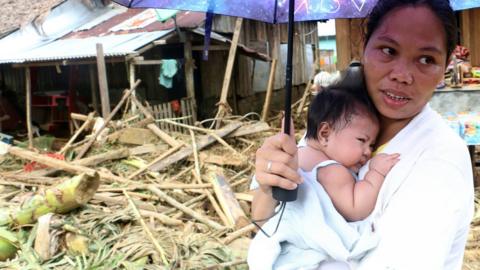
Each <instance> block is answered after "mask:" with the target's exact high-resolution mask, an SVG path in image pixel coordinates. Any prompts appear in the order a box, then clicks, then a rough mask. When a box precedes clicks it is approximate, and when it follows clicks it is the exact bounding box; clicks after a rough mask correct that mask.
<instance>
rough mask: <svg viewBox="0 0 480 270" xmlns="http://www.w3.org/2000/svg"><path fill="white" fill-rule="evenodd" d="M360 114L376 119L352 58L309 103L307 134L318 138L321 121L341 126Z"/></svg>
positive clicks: (373, 107) (363, 83) (335, 128)
mask: <svg viewBox="0 0 480 270" xmlns="http://www.w3.org/2000/svg"><path fill="white" fill-rule="evenodd" d="M359 114H362V115H367V116H369V117H370V118H372V119H374V120H377V121H378V117H377V115H378V112H377V109H376V108H375V106H374V105H373V103H372V101H371V100H370V97H369V96H368V93H367V87H366V85H365V80H364V76H363V69H362V67H361V65H360V64H358V63H357V62H354V63H352V64H350V66H349V67H348V68H347V69H346V70H345V71H343V72H342V75H341V77H340V79H339V80H338V81H336V82H335V83H333V84H332V85H329V86H327V87H326V88H324V89H323V90H322V91H320V92H319V93H318V94H317V95H316V96H315V97H314V99H313V100H312V102H311V103H310V106H309V108H308V116H307V134H306V138H308V139H317V133H318V129H319V127H320V124H321V123H323V122H325V123H328V124H329V125H330V126H332V127H333V129H334V130H340V129H342V128H343V127H345V126H346V125H348V124H349V123H350V121H351V120H352V117H353V116H354V115H359Z"/></svg>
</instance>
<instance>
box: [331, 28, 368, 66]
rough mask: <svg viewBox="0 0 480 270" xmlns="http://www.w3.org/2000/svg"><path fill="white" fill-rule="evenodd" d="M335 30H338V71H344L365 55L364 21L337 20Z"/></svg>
mask: <svg viewBox="0 0 480 270" xmlns="http://www.w3.org/2000/svg"><path fill="white" fill-rule="evenodd" d="M335 29H337V36H336V37H337V70H343V69H345V68H347V67H348V65H349V64H350V62H351V61H352V60H354V59H356V60H360V59H361V56H362V54H363V51H362V50H363V38H362V34H361V33H362V29H363V28H362V20H361V19H336V20H335Z"/></svg>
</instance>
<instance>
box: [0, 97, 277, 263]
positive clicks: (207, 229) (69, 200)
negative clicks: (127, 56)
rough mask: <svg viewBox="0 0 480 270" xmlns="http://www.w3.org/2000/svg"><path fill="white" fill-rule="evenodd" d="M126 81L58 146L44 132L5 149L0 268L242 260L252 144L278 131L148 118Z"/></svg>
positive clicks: (240, 123)
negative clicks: (113, 100)
mask: <svg viewBox="0 0 480 270" xmlns="http://www.w3.org/2000/svg"><path fill="white" fill-rule="evenodd" d="M132 91H133V89H131V90H128V91H125V93H124V96H123V97H122V99H121V100H120V102H119V103H118V105H117V106H116V107H115V109H114V110H112V112H111V114H110V115H109V117H107V118H106V119H103V118H101V117H95V116H94V114H93V113H91V114H89V115H75V116H74V118H75V119H81V121H83V123H82V124H81V125H77V126H78V128H77V129H76V131H75V132H74V135H73V136H72V137H71V138H70V140H68V142H66V143H64V144H63V145H62V146H61V148H60V149H57V151H54V149H52V145H53V148H55V142H54V141H55V140H52V139H48V138H47V139H45V138H35V140H34V141H33V142H32V143H31V144H32V145H33V147H28V145H27V144H25V143H23V147H22V144H21V143H19V142H14V143H13V145H9V146H8V147H4V148H6V149H4V150H5V151H7V152H8V153H7V154H5V155H3V156H0V190H1V194H2V195H1V197H0V204H1V206H0V207H1V208H2V209H3V210H0V259H1V260H2V261H3V262H0V268H9V269H50V268H52V269H53V268H54V269H223V268H225V267H229V266H230V267H234V266H236V267H240V268H245V267H246V265H245V258H246V251H247V248H248V243H249V241H250V240H249V239H250V234H251V232H252V231H253V230H254V228H255V227H254V225H252V224H251V223H250V221H249V212H250V202H251V200H252V195H251V194H250V193H249V183H250V179H251V176H252V173H253V171H254V167H253V159H254V153H255V151H256V149H257V148H258V147H259V145H260V144H261V143H262V141H263V139H264V138H265V137H267V136H270V135H272V134H273V133H274V132H277V131H275V130H272V129H271V128H270V127H269V126H268V124H266V123H265V122H260V121H254V120H249V119H247V118H245V117H244V118H240V117H236V118H235V117H231V118H224V119H222V127H221V128H219V129H209V128H205V127H203V125H202V123H197V125H187V124H185V123H186V121H183V120H184V119H161V120H155V119H154V118H153V116H152V112H151V111H150V110H149V108H148V106H145V105H144V104H142V103H141V102H139V101H138V100H137V98H136V97H135V96H134V95H131V93H132ZM119 112H123V115H122V116H121V117H120V116H119V115H118V114H120V113H119ZM114 118H115V119H120V120H113V119H114ZM75 121H78V120H75ZM160 121H162V122H163V123H168V124H169V125H174V126H177V127H178V129H177V130H178V132H165V131H163V130H162V129H160V128H159V122H160ZM86 134H87V135H86ZM85 135H86V136H85ZM4 146H5V145H4Z"/></svg>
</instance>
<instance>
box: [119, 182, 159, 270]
mask: <svg viewBox="0 0 480 270" xmlns="http://www.w3.org/2000/svg"><path fill="white" fill-rule="evenodd" d="M123 195H125V197H127V200H128V202H129V204H130V207H131V208H132V210H133V212H134V213H135V216H136V217H137V219H138V221H140V224H141V225H142V228H143V230H144V231H145V233H146V234H147V237H148V238H149V239H150V242H152V244H153V246H154V247H155V249H156V250H157V252H158V255H160V258H162V262H163V264H164V265H165V266H167V267H168V265H169V263H168V260H167V257H166V255H165V251H164V250H163V248H162V246H160V244H159V243H158V241H157V239H155V237H154V236H153V234H152V232H151V231H150V229H149V228H148V226H147V224H146V223H145V220H143V218H142V215H141V214H140V211H138V209H137V207H136V206H135V203H134V202H133V201H132V199H131V198H130V196H129V195H128V193H127V192H126V191H125V190H124V191H123Z"/></svg>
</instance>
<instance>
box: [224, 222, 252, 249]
mask: <svg viewBox="0 0 480 270" xmlns="http://www.w3.org/2000/svg"><path fill="white" fill-rule="evenodd" d="M256 228H257V227H256V226H255V225H254V224H249V225H247V226H245V227H243V228H241V229H239V230H237V231H234V232H233V233H231V234H229V235H228V236H227V237H225V238H224V239H223V241H222V242H223V244H225V245H228V244H230V243H231V242H232V241H233V240H235V239H237V238H239V237H240V236H242V235H244V234H247V233H249V232H253V231H254V230H255V229H256Z"/></svg>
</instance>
